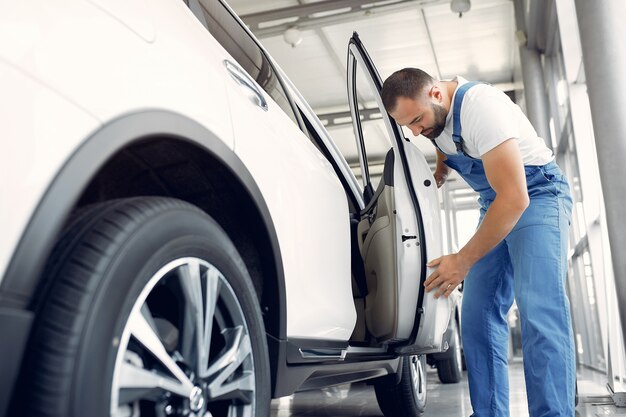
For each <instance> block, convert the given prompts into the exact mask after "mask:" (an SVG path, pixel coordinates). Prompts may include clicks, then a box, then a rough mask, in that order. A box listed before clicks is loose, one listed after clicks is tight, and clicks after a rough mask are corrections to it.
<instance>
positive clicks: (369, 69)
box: [348, 32, 454, 354]
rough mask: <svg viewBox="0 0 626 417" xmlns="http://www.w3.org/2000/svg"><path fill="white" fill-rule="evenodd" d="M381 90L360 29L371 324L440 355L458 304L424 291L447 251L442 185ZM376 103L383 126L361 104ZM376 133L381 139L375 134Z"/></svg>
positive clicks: (356, 78)
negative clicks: (384, 142)
mask: <svg viewBox="0 0 626 417" xmlns="http://www.w3.org/2000/svg"><path fill="white" fill-rule="evenodd" d="M381 89H382V80H381V78H380V76H379V75H378V72H377V71H376V68H375V67H374V65H373V63H372V61H371V59H370V57H369V55H368V53H367V51H366V50H365V48H364V46H363V44H362V43H361V41H360V40H359V36H358V34H357V33H356V32H355V33H354V34H353V36H352V37H351V38H350V42H349V45H348V97H349V102H350V111H351V114H352V123H353V128H354V133H355V136H356V141H357V148H358V153H359V163H360V169H361V177H362V181H363V189H364V191H363V194H364V201H365V204H366V207H365V208H364V209H363V210H362V211H361V213H360V221H359V225H358V228H357V241H358V245H359V250H360V252H361V256H362V258H363V262H364V265H365V279H366V283H367V290H368V291H367V296H366V299H365V324H366V327H367V330H368V331H369V332H370V333H371V334H372V335H373V336H374V337H375V338H376V339H377V340H378V341H379V342H381V343H386V344H387V345H388V346H389V348H390V349H392V350H393V351H395V352H397V353H401V354H419V353H431V352H439V351H441V350H445V349H447V343H446V342H444V338H443V336H444V333H445V331H446V329H447V327H448V323H449V320H450V317H451V311H452V309H453V307H454V306H453V302H452V300H450V299H449V298H443V297H442V298H439V299H435V298H434V296H433V293H434V292H431V293H426V292H425V291H424V281H425V280H426V278H427V277H428V275H429V274H430V273H431V272H432V269H431V268H428V267H427V266H426V263H427V262H428V261H429V260H431V259H435V258H437V257H439V256H441V255H442V254H443V253H442V252H443V246H442V238H443V237H442V227H441V219H440V206H439V198H438V192H437V186H436V183H435V180H434V178H433V175H432V172H431V170H430V168H429V166H428V163H427V162H426V159H425V157H424V155H423V154H422V152H421V151H420V150H419V149H418V148H417V147H416V146H415V145H413V144H412V143H411V142H409V140H408V139H405V138H404V135H403V133H402V129H401V128H400V126H399V125H398V124H397V123H396V122H395V121H394V120H393V119H392V118H391V117H390V116H389V115H388V114H387V112H386V111H385V108H384V106H383V104H382V100H381V97H380V92H381ZM374 101H375V103H376V105H377V106H378V108H379V109H380V114H381V115H382V122H383V123H384V126H383V125H382V123H381V122H380V120H378V121H375V122H374V123H371V122H366V120H368V119H369V120H371V118H370V117H369V116H370V113H369V112H368V113H367V114H366V112H364V111H363V109H362V108H360V107H366V106H367V107H370V106H372V107H373V106H374V104H373V103H374ZM369 103H372V104H369ZM375 130H378V131H377V132H376V131H375ZM368 131H369V132H368ZM373 131H374V132H373ZM372 133H378V135H372ZM376 136H377V137H378V141H375V140H372V139H371V138H372V137H376ZM383 136H386V137H387V138H386V139H387V140H388V142H387V146H386V147H385V146H384V145H381V140H380V138H381V137H383ZM387 149H388V150H387ZM381 150H382V152H381ZM368 152H369V153H370V155H369V159H368ZM385 152H386V155H385ZM383 160H384V165H383V170H382V173H381V175H380V178H379V179H377V178H375V177H376V175H374V173H373V172H374V168H378V171H380V164H381V162H382V161H383ZM370 170H371V171H372V173H370Z"/></svg>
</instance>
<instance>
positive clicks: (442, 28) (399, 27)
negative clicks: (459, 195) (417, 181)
mask: <svg viewBox="0 0 626 417" xmlns="http://www.w3.org/2000/svg"><path fill="white" fill-rule="evenodd" d="M395 1H396V3H397V2H399V3H401V4H395V5H392V6H384V7H378V8H376V9H370V10H367V11H362V12H357V13H354V12H353V13H351V14H349V15H347V16H346V17H345V18H342V17H341V15H338V16H336V17H334V19H326V21H322V22H321V23H319V24H316V23H311V22H310V21H309V22H307V25H306V26H305V25H304V23H302V26H301V28H300V31H301V35H302V42H301V43H300V44H298V45H297V46H296V47H292V46H291V45H289V44H287V42H285V40H284V39H283V36H282V34H278V35H276V34H272V33H268V32H267V31H265V32H264V31H262V30H257V29H256V27H257V26H256V25H251V27H252V29H253V31H254V32H255V33H256V34H257V37H258V38H259V39H260V41H261V43H262V44H263V45H264V46H265V47H266V49H267V50H268V51H269V53H270V54H271V55H272V56H273V57H274V59H275V60H276V61H277V62H278V64H279V65H280V66H281V67H282V69H283V70H284V71H285V73H286V74H287V75H288V76H289V77H290V78H291V80H292V81H293V82H294V84H295V85H296V87H298V89H299V90H300V92H301V93H302V94H303V96H304V97H305V98H306V99H307V101H308V102H309V103H310V104H311V106H312V107H313V109H314V110H315V111H316V112H317V113H318V114H320V115H324V114H327V113H331V112H345V111H348V101H347V93H346V57H347V46H348V40H349V38H350V36H351V35H352V32H353V31H357V32H358V33H359V36H360V38H361V40H362V42H363V43H364V44H365V47H366V48H367V50H368V51H369V53H370V56H371V57H372V59H373V60H374V63H375V65H376V66H377V68H378V71H379V73H380V75H381V77H382V78H383V80H384V79H385V78H386V77H388V76H389V75H390V74H391V73H393V72H394V71H396V70H398V69H401V68H404V67H418V68H421V69H423V70H425V71H426V72H428V73H430V74H431V75H433V76H434V77H435V78H441V79H449V78H452V77H454V76H455V75H462V76H464V77H465V78H468V79H473V80H481V81H487V82H489V83H491V84H495V85H497V86H500V87H501V88H503V89H504V90H513V86H514V85H513V81H514V78H513V77H514V71H515V66H516V65H519V59H518V48H517V44H516V43H515V16H514V7H513V2H512V1H511V0H473V1H472V6H471V9H470V11H468V12H467V13H464V14H463V16H462V17H461V18H459V16H458V14H456V13H453V12H452V11H451V10H450V2H449V1H443V0H422V1H419V0H415V1H407V0H395ZM228 2H229V4H230V5H231V7H232V8H233V9H234V10H235V11H236V12H237V14H239V16H241V17H242V19H243V20H244V22H246V20H248V21H249V22H251V20H249V19H252V18H254V17H255V14H258V13H264V12H265V13H266V14H263V15H262V17H263V18H264V19H266V20H268V21H269V20H271V18H272V14H273V13H277V11H279V10H280V9H285V8H289V9H288V10H289V11H290V12H291V11H292V10H295V12H294V17H293V18H292V19H290V20H291V21H292V22H291V23H289V25H294V26H296V27H298V24H299V22H303V21H304V20H306V19H309V17H310V16H303V15H302V14H300V16H299V17H298V18H297V20H296V16H297V14H298V13H297V8H295V7H294V6H296V7H300V8H301V7H303V5H305V4H308V3H313V2H304V1H297V0H263V1H259V0H228ZM343 3H344V4H345V3H346V0H344V1H343ZM352 3H355V2H354V1H353V2H352ZM357 3H359V4H360V6H362V5H364V4H367V3H372V0H369V1H368V0H364V1H362V2H357ZM383 3H384V4H389V3H393V1H392V2H380V1H379V2H378V3H376V4H377V5H382V4H383ZM320 4H329V5H330V4H331V2H329V1H327V0H326V1H321V2H320ZM385 7H386V8H385ZM331 8H332V7H331ZM283 15H284V13H283ZM281 16H282V15H281ZM256 17H257V20H258V15H256ZM322 20H323V19H322ZM283 27H285V28H286V27H287V25H283ZM274 32H276V31H274ZM431 40H432V44H431ZM359 93H360V94H361V96H362V100H361V101H360V102H361V104H362V105H363V106H365V107H373V105H374V103H373V97H372V95H371V94H370V92H369V91H367V88H364V87H362V86H361V87H360V88H359ZM380 124H381V122H380V121H373V122H368V126H366V130H368V131H369V132H370V136H372V139H371V141H372V142H376V143H378V145H375V146H377V148H378V149H377V150H376V152H382V151H384V150H386V149H388V147H389V146H390V145H389V143H388V140H387V139H385V138H384V129H383V128H382V127H381V126H380ZM329 130H330V132H331V134H332V135H333V137H334V139H335V141H336V142H337V143H338V144H339V146H340V147H341V148H342V149H344V152H345V153H344V155H346V158H347V159H348V160H353V161H354V156H355V155H354V151H352V150H353V149H355V145H354V135H353V133H352V127H351V125H343V126H337V127H331V128H330V129H329ZM407 137H408V138H412V135H410V133H409V134H407ZM413 142H414V143H415V144H417V145H418V146H419V147H420V148H421V149H422V150H423V151H424V152H425V153H426V154H427V155H428V156H429V157H431V158H432V156H433V155H434V150H433V149H432V145H431V144H430V143H429V141H428V140H426V139H425V138H422V137H420V138H416V140H413ZM383 154H384V152H383Z"/></svg>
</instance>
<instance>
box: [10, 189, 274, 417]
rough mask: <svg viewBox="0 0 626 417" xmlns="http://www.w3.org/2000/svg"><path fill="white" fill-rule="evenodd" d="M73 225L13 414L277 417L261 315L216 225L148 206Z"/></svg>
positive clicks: (98, 213)
mask: <svg viewBox="0 0 626 417" xmlns="http://www.w3.org/2000/svg"><path fill="white" fill-rule="evenodd" d="M69 224H70V226H69V227H68V228H67V229H66V231H65V232H64V233H63V235H62V237H61V239H60V240H59V242H58V243H57V245H56V247H55V249H54V250H53V253H52V255H51V258H50V259H49V261H48V263H47V266H46V270H45V275H44V276H45V278H46V279H47V280H48V281H49V282H48V283H46V285H44V286H43V287H44V288H47V290H45V293H44V295H43V296H42V298H41V307H40V309H39V311H38V315H37V322H36V324H35V328H34V330H33V335H32V337H31V343H30V345H29V350H28V352H27V358H28V359H27V361H26V362H25V363H27V364H28V365H27V367H26V369H25V372H23V374H22V375H21V378H22V381H21V386H20V387H21V389H20V392H22V393H23V395H24V397H23V398H20V397H17V398H16V399H15V400H14V402H13V404H12V410H13V413H12V414H11V415H27V416H39V417H48V416H50V417H52V416H68V417H69V416H75V417H78V416H85V415H91V416H102V417H104V416H113V415H116V416H117V415H125V416H132V417H139V416H142V417H143V416H166V415H167V416H182V415H189V416H196V415H198V416H204V415H205V414H207V412H210V413H211V414H207V415H212V416H214V417H218V416H227V415H231V413H232V415H242V416H244V415H245V416H255V417H266V416H268V415H269V401H270V372H269V360H268V351H267V344H266V340H265V331H264V326H263V320H262V316H261V311H260V308H259V305H258V302H257V298H256V296H255V291H254V287H253V285H252V282H251V279H250V276H249V274H248V272H247V270H246V267H245V265H244V263H243V261H242V259H241V257H240V256H239V254H238V253H237V250H236V249H235V247H234V245H233V243H232V242H231V241H230V239H229V238H228V236H227V235H226V233H225V232H224V231H223V230H222V229H221V228H220V227H219V226H218V224H217V223H216V222H215V221H214V220H213V219H211V218H210V217H209V216H207V215H206V214H205V213H204V212H202V211H201V210H199V209H198V208H196V207H194V206H192V205H190V204H187V203H185V202H182V201H179V200H175V199H171V198H160V197H138V198H129V199H123V200H115V201H113V202H107V203H104V204H99V205H95V206H93V207H91V208H89V209H88V210H82V211H81V213H79V214H77V215H76V217H75V219H74V221H70V222H69Z"/></svg>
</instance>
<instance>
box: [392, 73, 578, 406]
mask: <svg viewBox="0 0 626 417" xmlns="http://www.w3.org/2000/svg"><path fill="white" fill-rule="evenodd" d="M382 99H383V103H384V104H385V107H386V109H387V111H388V112H389V113H390V114H391V116H393V118H394V119H395V120H396V121H397V122H398V123H399V124H400V125H402V126H406V127H407V128H409V129H410V130H411V132H412V133H413V134H414V135H415V136H417V135H420V134H421V135H423V136H425V137H427V138H428V139H430V140H431V141H432V143H433V144H434V146H435V147H436V148H437V168H436V170H435V180H436V181H437V186H439V187H440V186H441V185H442V184H443V183H444V182H445V180H446V177H447V175H448V172H449V168H452V169H454V170H456V171H457V172H458V173H459V174H460V175H461V176H462V177H463V178H464V179H465V181H466V182H467V183H468V184H469V185H470V186H471V187H472V188H473V189H474V190H475V191H477V192H478V193H479V195H480V198H479V204H480V206H481V216H480V221H479V227H478V229H477V230H476V232H475V234H474V236H473V237H472V238H471V239H470V241H469V242H468V243H467V244H466V245H465V246H464V247H463V248H462V249H461V250H459V252H458V253H453V254H450V255H447V256H442V257H441V258H438V259H433V260H431V261H430V262H429V264H428V266H429V267H431V268H435V269H434V271H433V272H432V273H431V275H430V276H429V277H428V279H427V280H426V283H425V286H426V291H435V297H440V296H446V297H447V296H448V295H449V294H450V293H451V292H452V290H454V288H456V287H457V286H458V285H459V284H460V283H461V281H463V280H465V284H464V290H463V307H462V308H463V311H462V314H463V328H462V338H463V348H464V352H465V359H466V364H467V370H468V377H469V386H470V397H471V402H472V408H473V410H474V414H473V416H474V417H486V416H498V417H500V416H508V415H509V402H508V401H509V388H508V372H507V357H508V327H507V320H506V316H507V313H508V311H509V309H510V307H511V305H512V303H513V299H514V298H515V300H516V302H517V306H518V308H519V312H520V321H521V326H522V349H523V355H524V374H525V379H526V391H527V394H528V406H529V412H530V415H531V416H532V417H539V416H542V417H548V416H563V417H565V416H566V417H572V416H573V415H574V395H575V380H576V368H575V356H574V342H573V336H572V326H571V318H570V310H569V301H568V299H567V295H566V294H565V286H564V280H565V276H566V273H567V255H566V254H567V244H568V233H569V223H570V219H571V209H572V199H571V197H570V194H569V186H568V184H567V180H566V178H565V177H564V176H563V173H562V172H561V170H560V169H559V167H558V166H557V164H556V163H555V162H554V155H553V154H552V151H551V150H550V149H549V148H548V147H547V146H546V145H545V142H544V141H543V139H542V138H540V137H538V136H537V133H536V131H535V129H534V128H533V127H532V125H531V124H530V122H529V121H528V119H527V118H526V116H525V115H524V114H523V113H522V111H521V110H520V108H519V107H518V106H517V105H515V104H514V103H513V102H512V101H511V100H510V99H509V98H508V97H507V96H506V95H505V94H504V93H503V92H501V91H499V90H498V89H496V88H494V87H492V86H490V85H487V84H481V83H472V82H468V81H467V80H465V79H463V78H461V77H456V78H454V79H452V80H450V81H436V80H435V79H433V78H432V77H431V76H430V75H428V74H427V73H425V72H423V71H421V70H419V69H415V68H405V69H403V70H400V71H397V72H395V73H394V74H393V75H391V76H390V77H389V78H388V79H387V80H386V81H385V83H384V85H383V91H382Z"/></svg>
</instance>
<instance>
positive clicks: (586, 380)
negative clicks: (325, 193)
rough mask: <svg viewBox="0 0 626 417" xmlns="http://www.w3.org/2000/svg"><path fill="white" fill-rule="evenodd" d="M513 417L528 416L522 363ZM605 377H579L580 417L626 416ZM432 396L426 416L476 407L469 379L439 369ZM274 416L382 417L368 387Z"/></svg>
mask: <svg viewBox="0 0 626 417" xmlns="http://www.w3.org/2000/svg"><path fill="white" fill-rule="evenodd" d="M509 380H510V393H511V395H510V410H511V417H524V416H528V407H527V405H526V393H525V389H524V376H523V370H522V364H521V362H519V361H513V362H512V363H511V365H510V373H509ZM602 381H603V376H602V375H596V374H593V373H591V372H589V371H583V372H581V373H579V375H578V390H579V398H580V401H579V406H578V407H577V412H576V417H602V416H623V417H626V408H616V407H615V406H613V405H607V403H608V402H609V401H608V400H609V399H610V398H609V397H608V393H607V390H606V389H605V388H604V383H603V382H602ZM428 385H429V386H428V397H427V406H426V412H425V413H424V417H463V416H469V415H471V412H472V407H471V405H470V400H469V390H468V386H467V380H466V379H465V378H464V379H463V380H462V381H461V382H460V383H458V384H448V385H443V384H441V383H439V380H438V378H437V373H436V371H435V370H432V369H429V371H428ZM271 415H272V417H304V416H306V417H348V416H366V417H381V416H382V413H381V412H380V409H379V408H378V405H377V404H376V397H375V395H374V391H373V389H372V388H371V387H369V386H367V385H365V384H353V385H341V386H338V387H334V388H328V389H324V390H321V391H310V392H303V393H297V394H295V395H292V396H290V397H283V398H280V399H277V400H274V401H272V414H271Z"/></svg>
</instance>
